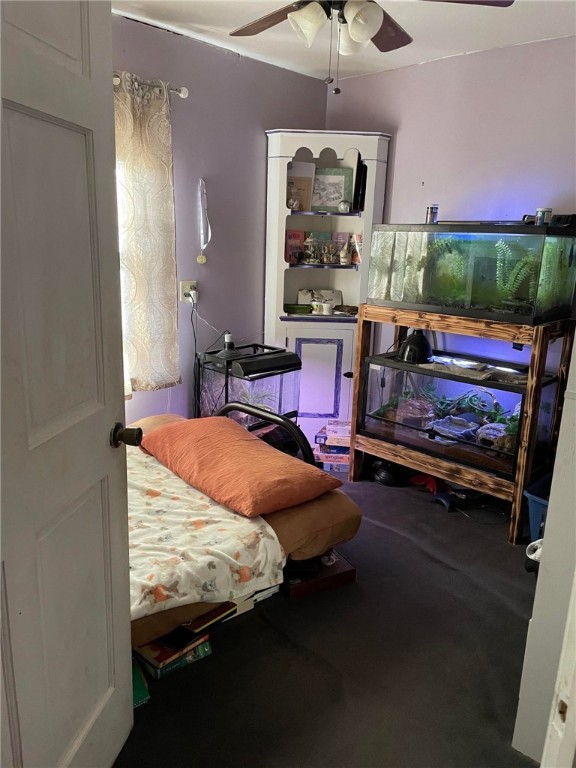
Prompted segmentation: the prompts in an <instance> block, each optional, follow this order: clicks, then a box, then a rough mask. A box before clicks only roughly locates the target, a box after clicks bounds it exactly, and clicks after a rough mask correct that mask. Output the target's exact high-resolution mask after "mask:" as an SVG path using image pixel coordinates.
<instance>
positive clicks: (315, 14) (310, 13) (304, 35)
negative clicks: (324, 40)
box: [288, 2, 327, 48]
mask: <svg viewBox="0 0 576 768" xmlns="http://www.w3.org/2000/svg"><path fill="white" fill-rule="evenodd" d="M326 19H327V17H326V13H325V11H324V9H323V8H322V6H321V5H320V3H316V2H313V3H307V5H305V6H304V7H303V8H300V9H299V10H297V11H292V13H289V14H288V21H289V22H290V26H291V27H292V29H293V30H294V31H295V32H296V34H297V35H298V37H299V38H300V39H301V40H303V41H304V43H305V44H306V46H307V47H308V48H311V47H312V43H313V42H314V38H315V37H316V35H317V34H318V32H319V31H320V30H321V29H322V27H323V26H324V24H325V23H326Z"/></svg>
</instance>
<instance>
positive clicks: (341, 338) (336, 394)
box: [286, 322, 354, 442]
mask: <svg viewBox="0 0 576 768" xmlns="http://www.w3.org/2000/svg"><path fill="white" fill-rule="evenodd" d="M311 325H312V324H311V323H302V322H294V323H290V324H286V347H287V348H288V349H289V350H290V351H291V352H296V354H297V355H298V357H299V358H300V359H301V361H302V371H301V374H300V402H299V406H298V413H299V418H298V424H299V425H300V427H301V429H302V431H303V432H304V434H305V435H307V437H308V439H309V440H311V441H312V442H313V441H314V435H315V434H316V432H318V429H319V428H320V427H322V426H323V425H324V424H326V419H349V418H350V410H351V402H352V379H351V378H350V376H346V375H345V374H351V373H352V371H353V370H354V328H353V327H350V328H342V327H341V325H340V324H338V325H337V326H330V327H328V326H327V325H326V324H322V325H321V324H317V325H316V326H314V327H310V326H311Z"/></svg>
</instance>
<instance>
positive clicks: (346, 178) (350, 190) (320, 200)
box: [311, 168, 354, 213]
mask: <svg viewBox="0 0 576 768" xmlns="http://www.w3.org/2000/svg"><path fill="white" fill-rule="evenodd" d="M353 195H354V170H353V169H352V168H317V169H316V173H315V174H314V186H313V188H312V206H311V210H313V211H325V212H326V213H338V203H340V201H342V200H347V201H348V202H349V203H350V205H352V198H353Z"/></svg>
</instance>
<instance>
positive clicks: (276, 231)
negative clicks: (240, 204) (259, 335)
mask: <svg viewBox="0 0 576 768" xmlns="http://www.w3.org/2000/svg"><path fill="white" fill-rule="evenodd" d="M267 135H268V193H267V194H268V197H267V219H266V292H265V320H264V322H265V326H264V330H265V343H266V344H270V345H272V346H278V347H289V348H290V349H291V350H294V351H295V352H296V353H297V354H298V355H300V357H301V359H302V362H303V370H302V377H301V386H300V407H299V411H300V419H299V423H300V425H301V426H302V428H303V430H304V432H305V433H306V434H307V436H308V438H309V439H311V440H312V441H313V439H314V434H315V432H317V431H318V429H319V428H320V427H322V426H323V425H324V424H325V423H326V419H327V418H339V419H350V413H351V397H350V379H348V378H346V377H343V375H342V374H344V373H346V372H348V371H352V368H353V366H352V355H353V350H354V341H355V328H356V320H355V317H354V316H344V315H331V316H327V317H325V316H322V315H317V316H316V315H306V316H304V317H302V316H298V315H293V314H292V313H290V312H288V311H287V310H286V309H285V306H286V305H288V304H297V303H298V299H299V292H300V291H302V290H305V289H308V290H312V291H316V292H319V291H322V290H323V289H324V290H330V291H337V292H341V294H342V304H343V305H347V306H352V307H357V306H358V305H359V304H361V303H362V302H364V301H365V300H366V291H367V285H368V261H369V247H370V239H371V234H372V226H373V225H374V224H381V223H382V217H383V210H384V192H385V186H386V165H387V157H388V143H389V140H390V136H388V135H386V134H383V133H352V132H335V131H288V130H273V131H267ZM295 163H302V165H298V166H295V165H294V164H295ZM294 168H297V169H298V170H300V169H304V171H306V170H308V172H310V169H312V177H313V176H314V175H315V176H316V177H317V185H316V188H315V189H316V194H315V195H314V196H313V197H311V198H310V208H313V210H292V209H291V207H289V206H288V200H289V199H290V197H293V195H291V192H292V191H293V190H294V187H292V186H290V187H289V176H291V175H295V174H294ZM321 177H322V179H321ZM308 178H311V177H310V176H308ZM321 180H325V181H326V182H327V184H326V187H325V188H326V189H327V190H328V193H327V195H326V196H325V197H324V198H323V199H321V198H320V195H319V194H318V193H319V191H320V188H321V184H320V183H319V182H320V181H321ZM305 183H306V181H305V180H304V182H303V184H304V185H305ZM308 183H310V182H308ZM312 183H313V182H312ZM339 185H340V186H339ZM334 190H335V191H336V196H335V197H334V198H333V199H329V197H328V195H329V193H330V192H332V191H334ZM342 190H345V191H344V192H342ZM340 193H341V194H344V195H345V197H346V199H347V198H351V199H349V200H348V202H349V203H350V208H351V210H350V211H349V212H346V213H343V212H341V211H339V210H338V205H337V204H338V202H339V200H338V199H337V198H338V197H339V194H340ZM298 199H301V197H300V196H298ZM306 207H308V206H306ZM320 208H323V210H319V209H320ZM287 233H290V234H289V236H288V237H289V238H290V239H291V241H294V242H296V243H301V244H303V243H304V241H305V240H307V241H308V242H310V239H311V238H313V239H314V240H315V241H316V242H320V243H322V244H323V243H326V244H327V248H326V249H323V250H326V251H328V252H329V251H330V249H332V251H334V249H335V247H336V250H338V249H339V248H340V245H341V244H342V243H343V242H345V241H347V242H348V244H349V246H350V248H354V247H355V248H357V249H358V256H359V259H358V258H357V257H356V254H355V263H353V264H349V265H342V264H340V263H339V259H338V258H337V257H336V255H334V256H333V257H332V258H330V256H328V257H327V258H326V259H324V257H322V262H321V263H318V262H316V261H315V260H312V263H310V261H309V260H308V259H307V257H304V258H303V259H302V260H301V259H300V255H304V250H305V248H306V246H304V245H302V251H299V250H298V248H299V247H300V246H297V247H296V249H295V251H293V253H292V257H291V258H289V256H288V255H287V249H286V244H287ZM311 233H312V235H311ZM346 236H348V238H346ZM362 250H363V251H364V252H363V253H362ZM294 253H296V254H297V256H298V258H295V257H294ZM331 261H332V263H326V262H331Z"/></svg>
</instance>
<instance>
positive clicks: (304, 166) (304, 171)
mask: <svg viewBox="0 0 576 768" xmlns="http://www.w3.org/2000/svg"><path fill="white" fill-rule="evenodd" d="M315 171H316V166H315V165H314V163H306V162H297V161H291V162H289V163H288V173H287V179H286V206H287V207H288V208H289V209H290V210H291V211H297V212H299V211H309V210H310V205H311V203H312V187H313V184H314V174H315Z"/></svg>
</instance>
